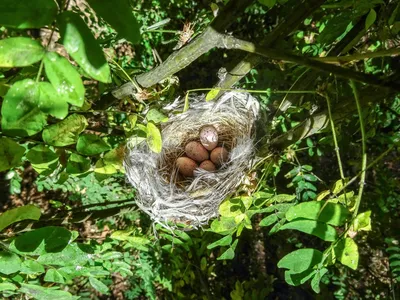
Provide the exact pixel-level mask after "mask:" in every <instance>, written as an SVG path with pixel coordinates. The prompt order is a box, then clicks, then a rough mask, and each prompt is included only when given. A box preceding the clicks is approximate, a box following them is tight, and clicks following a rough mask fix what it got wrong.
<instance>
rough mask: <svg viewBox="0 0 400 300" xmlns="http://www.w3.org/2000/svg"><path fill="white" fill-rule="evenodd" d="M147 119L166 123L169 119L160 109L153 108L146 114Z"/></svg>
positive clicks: (156, 122)
mask: <svg viewBox="0 0 400 300" xmlns="http://www.w3.org/2000/svg"><path fill="white" fill-rule="evenodd" d="M136 117H137V116H136ZM146 120H147V121H149V122H153V123H155V124H158V123H164V122H167V121H168V117H167V116H166V115H164V114H163V113H162V112H160V111H159V110H157V109H155V108H152V109H150V110H149V111H148V113H147V114H146ZM135 123H136V120H135Z"/></svg>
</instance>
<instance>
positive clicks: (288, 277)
mask: <svg viewBox="0 0 400 300" xmlns="http://www.w3.org/2000/svg"><path fill="white" fill-rule="evenodd" d="M316 272H317V271H316V270H314V269H311V268H310V269H307V270H305V271H304V272H301V273H293V272H292V271H290V270H289V271H285V281H286V283H288V284H290V285H293V286H298V285H300V284H303V283H305V282H306V281H307V280H309V279H310V278H311V277H312V276H313V275H314V274H315V273H316Z"/></svg>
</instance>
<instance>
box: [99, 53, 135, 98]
mask: <svg viewBox="0 0 400 300" xmlns="http://www.w3.org/2000/svg"><path fill="white" fill-rule="evenodd" d="M106 54H107V56H108V58H109V59H110V60H111V61H112V63H113V64H114V65H116V66H117V68H118V69H120V70H121V72H122V73H124V75H125V76H126V77H127V78H128V79H129V81H130V82H131V83H132V85H133V86H134V87H135V88H136V90H137V91H138V92H139V93H140V92H142V89H141V88H140V86H139V85H138V84H137V83H136V82H135V80H133V79H132V78H131V76H129V74H128V73H126V72H125V70H124V68H122V67H121V66H120V65H119V63H117V62H116V61H115V60H114V59H113V58H112V57H111V56H110V55H109V54H108V53H106Z"/></svg>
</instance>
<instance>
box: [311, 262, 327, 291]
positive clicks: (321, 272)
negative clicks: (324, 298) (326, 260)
mask: <svg viewBox="0 0 400 300" xmlns="http://www.w3.org/2000/svg"><path fill="white" fill-rule="evenodd" d="M326 273H328V269H327V268H322V269H321V270H318V272H316V274H315V276H314V278H313V279H312V280H311V288H312V289H313V291H314V292H316V293H317V294H318V293H319V292H320V291H321V289H320V287H319V283H320V282H321V279H322V277H323V276H324V275H325V274H326Z"/></svg>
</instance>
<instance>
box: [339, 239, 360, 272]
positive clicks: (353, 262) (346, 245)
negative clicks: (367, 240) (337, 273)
mask: <svg viewBox="0 0 400 300" xmlns="http://www.w3.org/2000/svg"><path fill="white" fill-rule="evenodd" d="M334 250H335V255H336V258H337V259H338V260H339V261H340V262H341V263H342V264H343V265H345V266H348V267H349V268H351V269H353V270H356V269H357V267H358V260H359V255H358V246H357V244H356V243H355V242H354V241H353V239H351V238H345V239H342V240H340V241H339V243H337V244H336V245H335V248H334Z"/></svg>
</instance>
